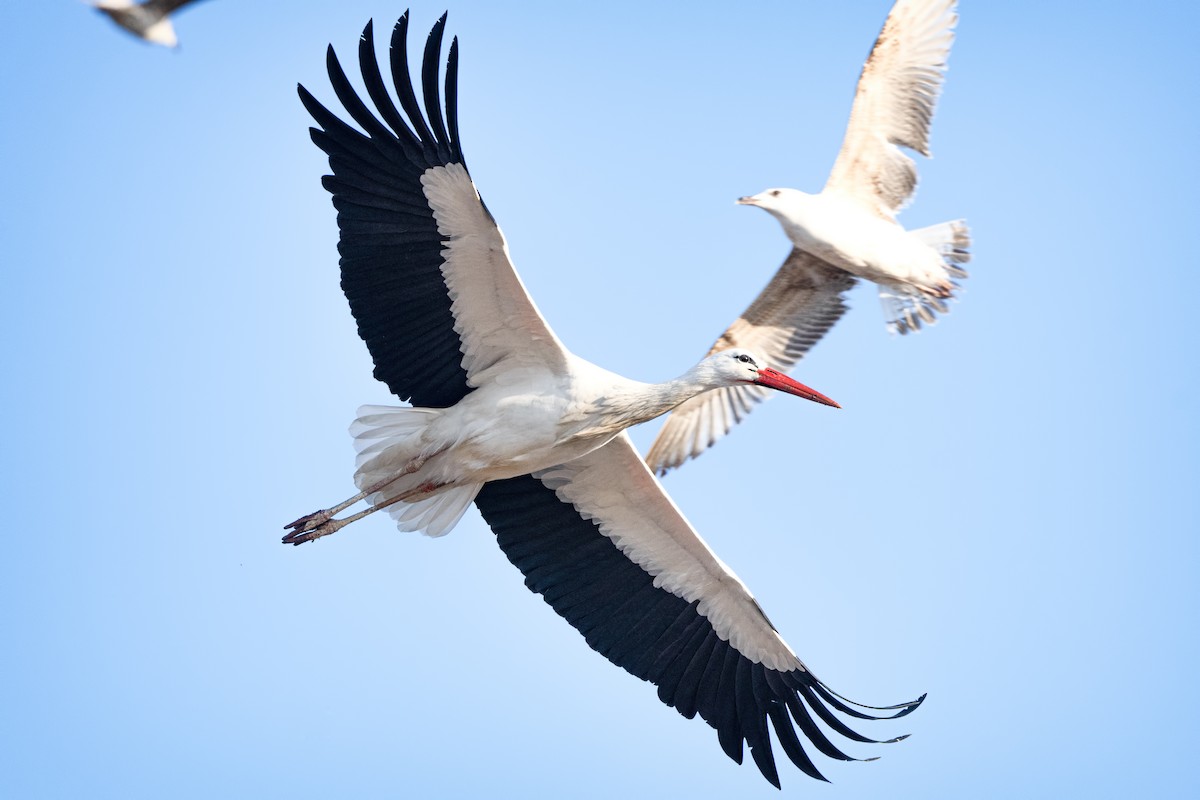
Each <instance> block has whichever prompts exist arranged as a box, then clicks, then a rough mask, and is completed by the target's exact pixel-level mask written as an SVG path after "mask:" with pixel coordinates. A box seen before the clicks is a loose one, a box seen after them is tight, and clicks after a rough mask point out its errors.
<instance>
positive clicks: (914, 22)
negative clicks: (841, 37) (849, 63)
mask: <svg viewBox="0 0 1200 800" xmlns="http://www.w3.org/2000/svg"><path fill="white" fill-rule="evenodd" d="M957 23H958V11H957V0H899V1H898V2H897V3H896V5H895V6H894V7H893V8H892V12H891V13H890V14H889V15H888V18H887V21H886V22H885V23H884V25H883V30H882V31H881V32H880V34H879V38H878V39H877V40H876V41H875V47H874V48H873V49H872V50H871V55H870V56H869V57H868V58H867V63H866V64H865V65H864V66H863V70H862V75H861V77H859V79H858V91H857V93H856V95H855V97H854V107H853V108H852V109H851V111H850V122H849V124H848V125H847V127H846V138H845V139H844V140H843V142H842V150H841V152H840V153H839V154H838V158H837V161H836V162H835V163H834V165H833V171H832V172H831V173H830V175H829V182H828V183H826V184H825V190H826V191H837V192H842V193H845V194H849V195H852V196H854V197H855V198H857V199H858V200H859V201H860V202H863V203H866V204H869V205H870V206H872V207H873V208H875V209H876V210H877V211H878V212H879V214H880V215H881V216H884V217H888V218H891V217H892V216H893V215H894V214H895V212H897V211H899V210H900V209H901V208H903V207H904V205H905V204H906V203H907V202H908V201H909V199H910V198H911V197H912V194H913V191H914V190H915V189H916V187H917V167H916V164H915V163H913V160H912V159H911V158H909V157H908V156H907V155H905V154H904V152H902V151H901V150H900V147H907V148H909V149H911V150H915V151H916V152H918V153H920V154H921V155H923V156H928V155H929V125H930V122H931V121H932V119H933V111H934V106H935V105H936V103H937V98H938V95H939V94H940V93H941V90H942V80H943V78H944V77H945V72H946V58H947V57H948V56H949V54H950V45H951V43H953V41H954V26H955V25H956V24H957Z"/></svg>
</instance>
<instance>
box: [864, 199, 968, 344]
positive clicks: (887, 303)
mask: <svg viewBox="0 0 1200 800" xmlns="http://www.w3.org/2000/svg"><path fill="white" fill-rule="evenodd" d="M910 233H911V234H912V235H913V236H916V237H917V238H918V239H920V240H921V241H922V242H924V243H925V244H927V245H929V246H930V247H932V248H933V249H934V250H936V251H937V252H938V254H939V255H941V257H942V264H943V266H944V267H945V269H946V275H947V282H948V283H949V285H950V287H951V288H950V289H949V290H947V292H946V294H945V296H944V297H939V296H937V295H934V294H930V293H928V292H926V291H923V290H922V289H920V288H919V287H916V286H911V285H907V284H898V283H881V284H879V300H880V302H881V303H882V304H883V315H884V319H885V320H886V322H887V326H888V330H889V331H891V332H892V333H901V334H903V333H909V332H910V331H919V330H921V325H922V323H924V324H926V325H932V324H933V323H934V322H936V321H937V317H936V315H937V314H945V313H946V312H948V311H949V310H950V307H949V306H947V305H946V300H949V299H953V298H954V294H955V292H956V291H958V288H959V286H958V280H960V279H962V278H965V277H967V271H966V270H965V269H963V267H962V265H963V264H966V263H967V262H968V261H970V260H971V253H970V250H969V248H970V246H971V230H970V229H969V228H968V227H967V223H966V221H965V220H961V219H956V220H954V221H952V222H941V223H938V224H937V225H930V226H929V227H927V228H918V229H917V230H915V231H910Z"/></svg>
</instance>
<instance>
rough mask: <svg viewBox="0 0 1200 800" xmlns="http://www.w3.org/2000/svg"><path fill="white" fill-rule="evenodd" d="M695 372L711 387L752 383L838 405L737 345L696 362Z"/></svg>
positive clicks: (825, 403) (835, 406)
mask: <svg viewBox="0 0 1200 800" xmlns="http://www.w3.org/2000/svg"><path fill="white" fill-rule="evenodd" d="M696 371H697V373H698V377H699V378H700V379H701V380H702V381H704V382H705V383H708V384H710V385H711V386H712V387H713V388H714V389H715V388H718V387H724V386H738V385H740V384H747V383H752V384H755V385H757V386H766V387H767V388H768V389H776V390H778V391H781V392H786V393H787V394H794V395H796V396H797V397H803V398H804V399H806V400H812V401H813V402H814V403H821V404H822V405H827V406H833V407H834V408H841V406H839V405H838V404H837V403H835V402H834V401H832V400H830V399H829V398H828V397H826V396H825V395H823V394H821V393H820V392H818V391H816V390H814V389H810V388H809V387H807V386H805V385H804V384H803V383H800V382H799V381H796V380H793V379H791V378H789V377H788V376H787V375H784V374H783V373H782V372H778V371H776V370H773V369H771V368H770V367H768V366H767V365H766V362H765V361H764V360H763V359H762V358H760V357H759V356H757V355H755V354H754V353H752V352H750V351H749V350H745V349H743V348H741V347H733V348H730V349H729V350H721V351H720V352H717V353H713V354H712V355H711V356H709V357H708V358H706V359H704V360H703V361H701V362H700V363H699V364H697V365H696Z"/></svg>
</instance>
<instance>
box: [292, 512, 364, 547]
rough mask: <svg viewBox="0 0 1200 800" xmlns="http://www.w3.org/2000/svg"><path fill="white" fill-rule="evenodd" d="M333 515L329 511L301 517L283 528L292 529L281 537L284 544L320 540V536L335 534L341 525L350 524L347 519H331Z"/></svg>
mask: <svg viewBox="0 0 1200 800" xmlns="http://www.w3.org/2000/svg"><path fill="white" fill-rule="evenodd" d="M332 517H333V514H332V513H331V512H330V510H329V509H325V510H324V511H317V512H314V513H312V514H309V515H308V516H304V517H301V518H300V519H298V520H296V521H295V522H293V523H291V524H290V525H285V526H284V527H285V528H292V529H293V530H292V532H291V533H289V534H287V535H285V536H284V537H283V543H284V544H304V543H305V542H313V541H316V540H317V539H320V538H321V537H322V536H328V535H329V534H331V533H337V532H338V531H339V530H340V529H341V528H342V526H343V525H345V524H346V523H348V522H350V521H351V520H349V519H332Z"/></svg>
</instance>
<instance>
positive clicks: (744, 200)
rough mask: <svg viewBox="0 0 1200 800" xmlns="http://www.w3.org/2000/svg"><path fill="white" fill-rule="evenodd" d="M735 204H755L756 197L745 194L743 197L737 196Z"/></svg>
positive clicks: (756, 201)
mask: <svg viewBox="0 0 1200 800" xmlns="http://www.w3.org/2000/svg"><path fill="white" fill-rule="evenodd" d="M737 204H738V205H739V206H756V205H758V198H757V197H751V196H749V195H747V196H745V197H739V198H738V199H737Z"/></svg>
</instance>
